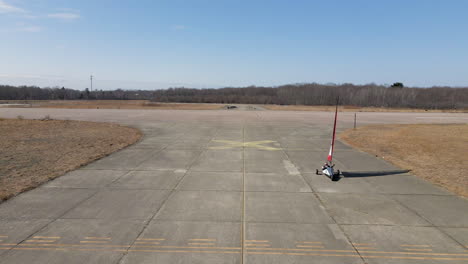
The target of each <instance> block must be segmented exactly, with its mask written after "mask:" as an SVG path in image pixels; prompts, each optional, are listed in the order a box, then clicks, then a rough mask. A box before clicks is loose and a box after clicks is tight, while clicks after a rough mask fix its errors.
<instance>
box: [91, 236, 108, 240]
mask: <svg viewBox="0 0 468 264" xmlns="http://www.w3.org/2000/svg"><path fill="white" fill-rule="evenodd" d="M85 239H103V240H104V239H105V240H109V239H111V238H110V237H85Z"/></svg>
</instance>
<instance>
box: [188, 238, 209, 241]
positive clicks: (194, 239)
mask: <svg viewBox="0 0 468 264" xmlns="http://www.w3.org/2000/svg"><path fill="white" fill-rule="evenodd" d="M189 240H190V241H216V239H214V238H191V239H189Z"/></svg>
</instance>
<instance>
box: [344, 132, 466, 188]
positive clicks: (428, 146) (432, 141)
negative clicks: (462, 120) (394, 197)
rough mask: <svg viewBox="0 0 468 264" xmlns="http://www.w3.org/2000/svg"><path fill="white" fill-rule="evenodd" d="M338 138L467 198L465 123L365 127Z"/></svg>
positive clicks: (345, 133)
mask: <svg viewBox="0 0 468 264" xmlns="http://www.w3.org/2000/svg"><path fill="white" fill-rule="evenodd" d="M340 139H341V140H343V141H344V142H346V143H348V144H350V145H352V146H354V147H356V148H358V149H360V150H363V151H366V152H369V153H372V154H374V155H378V156H380V157H382V158H384V159H385V160H388V161H390V162H391V163H393V164H395V165H397V166H399V167H401V168H403V169H408V170H412V173H413V174H415V175H416V176H418V177H421V178H423V179H426V180H428V181H430V182H432V183H434V184H437V185H440V186H443V187H444V188H446V189H448V190H449V191H451V192H454V193H456V194H458V195H461V196H464V197H468V175H467V172H468V158H467V150H468V124H461V125H460V124H450V125H449V124H445V125H438V124H437V125H435V124H434V125H432V124H429V125H375V126H365V127H359V128H357V129H356V130H352V129H351V130H347V131H345V132H343V133H342V134H341V135H340Z"/></svg>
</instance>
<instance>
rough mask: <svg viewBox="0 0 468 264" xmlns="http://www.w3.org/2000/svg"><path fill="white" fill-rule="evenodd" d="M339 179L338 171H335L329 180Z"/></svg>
mask: <svg viewBox="0 0 468 264" xmlns="http://www.w3.org/2000/svg"><path fill="white" fill-rule="evenodd" d="M339 179H340V173H339V172H338V173H335V174H333V176H332V177H331V180H332V181H338V180H339Z"/></svg>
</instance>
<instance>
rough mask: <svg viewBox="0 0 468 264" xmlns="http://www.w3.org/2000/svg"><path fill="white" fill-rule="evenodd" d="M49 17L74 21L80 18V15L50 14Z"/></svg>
mask: <svg viewBox="0 0 468 264" xmlns="http://www.w3.org/2000/svg"><path fill="white" fill-rule="evenodd" d="M47 17H50V18H57V19H62V20H74V19H78V18H80V15H79V14H76V13H53V14H48V15H47Z"/></svg>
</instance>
